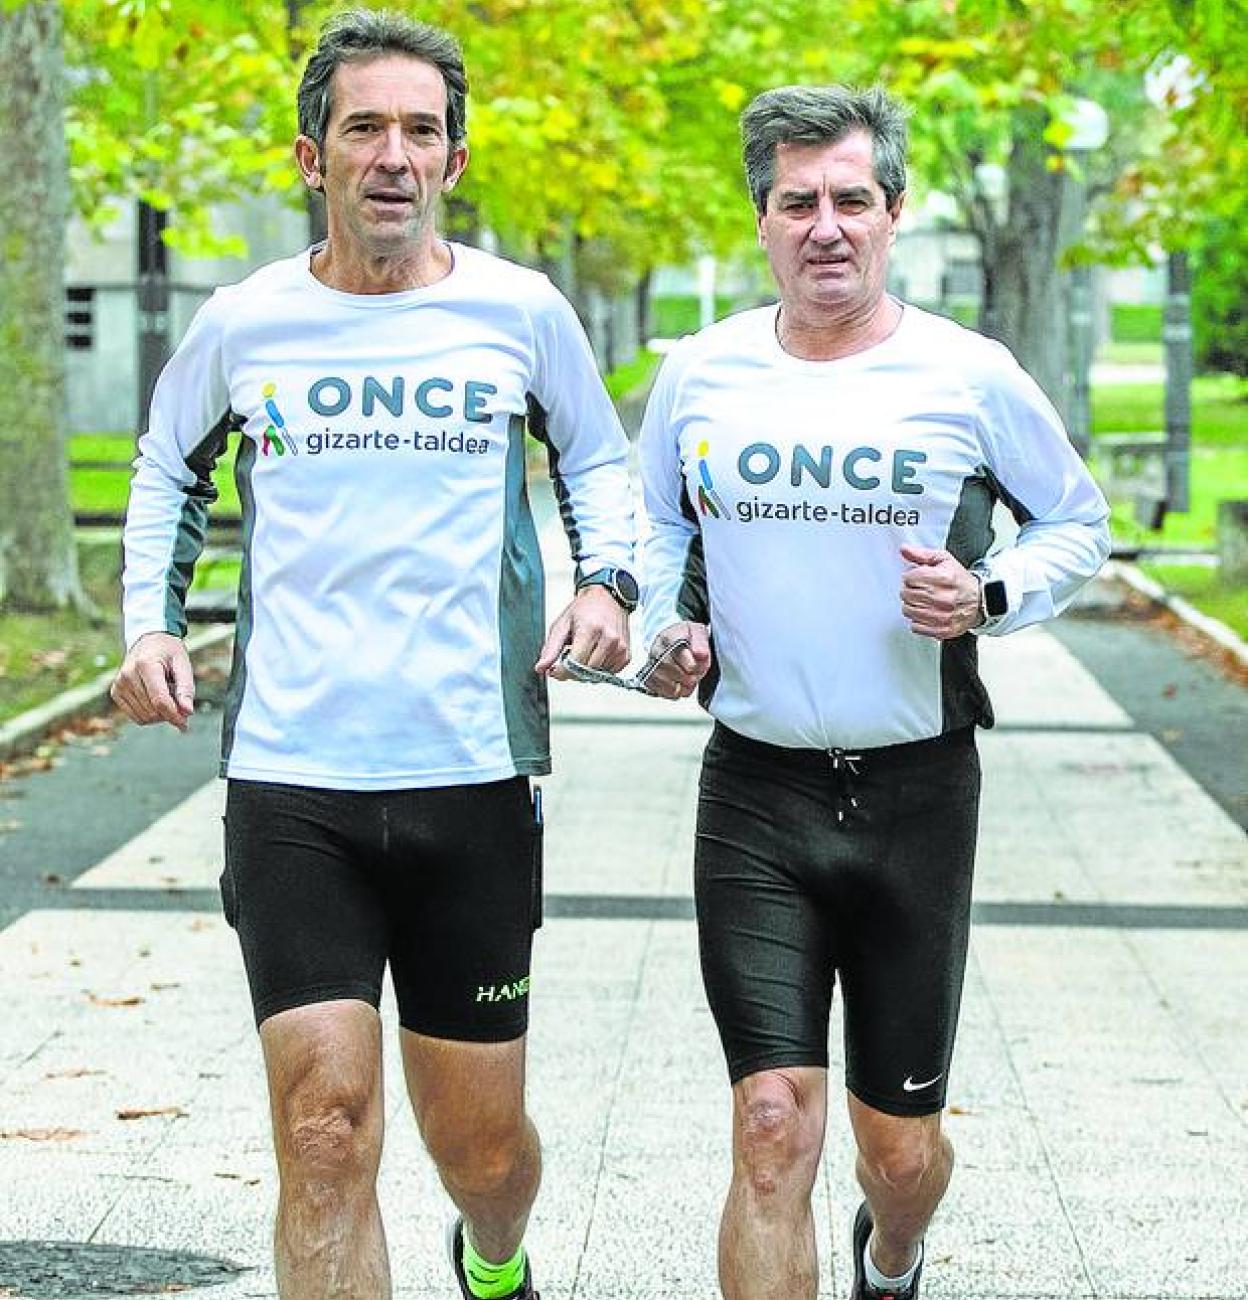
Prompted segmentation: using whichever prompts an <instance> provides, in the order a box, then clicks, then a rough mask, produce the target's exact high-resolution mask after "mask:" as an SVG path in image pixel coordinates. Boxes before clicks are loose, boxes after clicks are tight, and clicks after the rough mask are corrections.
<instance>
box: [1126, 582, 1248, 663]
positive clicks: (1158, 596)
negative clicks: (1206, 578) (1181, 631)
mask: <svg viewBox="0 0 1248 1300" xmlns="http://www.w3.org/2000/svg"><path fill="white" fill-rule="evenodd" d="M1103 572H1104V575H1105V576H1106V577H1107V578H1116V579H1117V580H1118V581H1119V582H1123V583H1125V584H1126V585H1127V586H1128V587H1130V588H1131V589H1132V590H1133V591H1138V592H1139V593H1140V595H1141V596H1147V597H1148V599H1149V600H1151V601H1153V602H1154V603H1155V604H1157V605H1161V606H1163V607H1164V608H1165V609H1168V610H1169V611H1170V612H1171V613H1172V614H1174V615H1176V616H1177V617H1178V618H1181V619H1182V620H1183V622H1184V623H1186V624H1188V626H1189V627H1193V628H1195V629H1196V630H1197V631H1198V632H1201V633H1203V634H1204V635H1205V636H1207V637H1209V638H1210V640H1213V641H1216V642H1217V643H1218V644H1219V645H1220V646H1221V647H1222V648H1223V649H1224V650H1228V651H1229V652H1230V653H1231V654H1233V655H1234V656H1235V658H1236V659H1238V660H1239V662H1240V663H1241V664H1244V665H1245V666H1248V643H1245V642H1244V641H1243V640H1241V639H1240V637H1239V636H1238V635H1237V634H1236V633H1235V632H1234V631H1233V630H1232V629H1231V628H1229V627H1227V625H1226V624H1225V623H1221V622H1219V621H1218V620H1217V619H1216V618H1210V617H1209V615H1208V614H1202V613H1201V612H1200V610H1198V609H1196V608H1195V607H1194V606H1193V605H1190V604H1189V603H1188V602H1187V601H1186V600H1184V599H1183V597H1182V596H1172V595H1171V594H1170V593H1169V592H1168V591H1167V590H1166V589H1165V588H1164V587H1163V586H1162V585H1161V584H1160V583H1159V582H1155V581H1154V580H1153V579H1152V578H1150V577H1148V575H1147V574H1145V573H1142V572H1141V571H1140V570H1139V569H1138V568H1136V566H1135V565H1134V564H1128V563H1127V562H1126V561H1124V560H1110V561H1109V563H1108V564H1106V565H1105V568H1104V570H1103Z"/></svg>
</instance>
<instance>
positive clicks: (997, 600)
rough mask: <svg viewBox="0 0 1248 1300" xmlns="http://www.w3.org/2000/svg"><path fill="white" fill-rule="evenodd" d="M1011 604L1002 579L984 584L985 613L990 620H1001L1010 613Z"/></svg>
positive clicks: (995, 579)
mask: <svg viewBox="0 0 1248 1300" xmlns="http://www.w3.org/2000/svg"><path fill="white" fill-rule="evenodd" d="M1009 608H1010V604H1009V600H1008V599H1007V598H1006V594H1005V583H1004V582H1002V581H1001V579H1000V578H994V579H993V580H992V581H991V582H985V583H984V613H985V614H987V615H988V617H989V618H1000V617H1001V615H1002V614H1005V613H1007V612H1008V611H1009Z"/></svg>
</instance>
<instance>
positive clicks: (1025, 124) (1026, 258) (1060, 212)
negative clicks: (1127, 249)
mask: <svg viewBox="0 0 1248 1300" xmlns="http://www.w3.org/2000/svg"><path fill="white" fill-rule="evenodd" d="M1046 121H1047V118H1046V116H1045V113H1044V111H1043V110H1041V109H1025V110H1020V112H1019V113H1018V115H1017V118H1016V122H1015V128H1014V146H1013V150H1012V152H1011V155H1010V165H1009V182H1008V183H1009V191H1008V207H1007V211H1006V218H1005V221H1004V222H1003V223H998V224H997V225H996V227H995V229H992V230H990V231H981V232H980V235H981V248H982V250H983V276H984V309H983V314H982V316H981V318H980V319H981V325H982V328H983V330H984V333H985V334H990V335H992V337H993V338H996V339H1000V340H1001V342H1002V343H1004V344H1005V345H1006V347H1008V348H1009V349H1010V351H1011V352H1013V353H1014V355H1015V356H1016V357H1017V358H1018V360H1019V363H1020V364H1021V365H1022V366H1023V368H1024V369H1025V370H1026V371H1027V372H1028V373H1029V374H1030V375H1031V376H1032V378H1034V379H1035V380H1036V382H1037V383H1038V384H1039V385H1040V387H1041V388H1043V389H1044V391H1045V392H1046V393H1047V394H1048V396H1049V400H1050V401H1052V402H1053V404H1054V405H1055V406H1056V407H1057V409H1058V410H1059V411H1060V412H1062V413H1063V415H1065V414H1066V412H1067V410H1068V406H1069V402H1068V397H1069V392H1070V379H1071V376H1070V366H1069V361H1068V352H1069V349H1068V347H1067V322H1066V315H1067V313H1066V301H1065V284H1064V281H1065V276H1064V275H1063V273H1062V272H1061V270H1060V269H1059V267H1058V258H1059V256H1060V255H1061V251H1062V248H1063V246H1064V245H1065V243H1066V242H1067V240H1066V234H1067V231H1066V224H1067V221H1066V216H1067V213H1066V208H1067V206H1068V203H1067V200H1068V197H1069V185H1068V181H1067V177H1066V176H1065V174H1064V173H1063V172H1060V171H1058V172H1051V171H1049V170H1048V168H1047V166H1046V158H1047V156H1048V150H1047V149H1046V147H1045V144H1044V141H1043V138H1042V133H1043V131H1044V128H1045V124H1046Z"/></svg>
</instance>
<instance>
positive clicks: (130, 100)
mask: <svg viewBox="0 0 1248 1300" xmlns="http://www.w3.org/2000/svg"><path fill="white" fill-rule="evenodd" d="M65 16H66V59H67V62H68V64H69V66H70V69H71V79H72V82H73V84H74V85H75V87H76V89H75V92H74V94H73V97H72V100H71V102H70V106H69V112H68V117H67V121H66V137H67V140H68V143H69V150H70V175H71V180H72V182H73V189H74V198H75V202H76V204H77V207H78V210H79V212H80V214H81V215H82V216H83V217H84V218H85V219H86V220H87V221H88V222H90V223H92V224H94V225H97V226H104V225H107V224H108V223H109V222H110V221H112V220H113V219H114V218H115V216H116V213H117V204H118V203H119V202H123V201H128V200H137V199H142V200H144V201H146V202H148V203H150V204H152V205H153V206H154V207H156V208H159V209H161V210H162V211H165V212H168V213H169V215H170V219H171V225H170V230H169V232H168V234H167V235H166V241H167V242H168V243H169V244H171V245H172V246H174V247H176V248H178V249H179V250H180V251H183V252H186V253H189V254H193V255H194V254H200V255H210V254H211V255H222V254H229V253H238V252H240V251H242V250H241V249H240V247H239V241H238V240H237V239H228V238H223V237H221V236H219V235H217V234H216V233H215V232H214V230H213V229H212V223H211V218H210V214H209V207H210V205H212V204H215V203H221V202H226V201H229V200H232V199H238V198H240V197H245V196H246V195H248V194H256V193H262V192H278V193H286V194H287V195H289V196H291V197H292V198H294V197H296V196H297V193H298V191H297V188H296V185H295V179H296V178H295V173H294V170H293V167H292V165H291V162H290V145H291V141H292V140H293V138H294V125H295V117H294V87H295V80H296V68H295V61H294V58H293V57H292V52H291V51H292V45H291V41H292V32H291V30H290V27H289V23H288V16H287V14H286V10H285V7H284V6H283V5H279V4H275V3H248V4H246V5H234V4H232V3H227V2H226V0H197V3H196V4H194V5H189V4H182V3H174V2H173V0H69V2H68V3H67V4H66V6H65Z"/></svg>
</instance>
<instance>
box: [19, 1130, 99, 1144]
mask: <svg viewBox="0 0 1248 1300" xmlns="http://www.w3.org/2000/svg"><path fill="white" fill-rule="evenodd" d="M80 1137H86V1133H85V1132H84V1131H83V1130H82V1129H80V1128H6V1129H0V1138H2V1139H5V1140H8V1139H10V1138H22V1139H24V1140H25V1141H27V1142H70V1141H72V1140H73V1139H74V1138H80Z"/></svg>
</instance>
